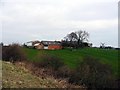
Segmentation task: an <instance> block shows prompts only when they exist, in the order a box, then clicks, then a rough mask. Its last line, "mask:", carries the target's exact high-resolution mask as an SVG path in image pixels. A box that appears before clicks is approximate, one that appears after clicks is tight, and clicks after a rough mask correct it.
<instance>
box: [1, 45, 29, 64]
mask: <svg viewBox="0 0 120 90" xmlns="http://www.w3.org/2000/svg"><path fill="white" fill-rule="evenodd" d="M2 59H3V60H5V61H11V62H15V61H22V60H26V59H27V58H26V56H25V53H24V52H23V51H22V48H21V47H20V46H19V45H18V44H12V45H9V46H6V47H5V46H4V47H3V48H2Z"/></svg>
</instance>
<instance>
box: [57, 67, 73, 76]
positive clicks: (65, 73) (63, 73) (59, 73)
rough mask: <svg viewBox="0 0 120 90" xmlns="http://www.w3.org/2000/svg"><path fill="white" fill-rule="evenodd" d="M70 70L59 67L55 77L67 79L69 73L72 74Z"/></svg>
mask: <svg viewBox="0 0 120 90" xmlns="http://www.w3.org/2000/svg"><path fill="white" fill-rule="evenodd" d="M72 71H73V70H72V69H71V68H69V67H68V66H66V65H64V66H62V67H59V69H58V70H57V72H56V73H57V77H62V78H68V77H70V75H71V73H72Z"/></svg>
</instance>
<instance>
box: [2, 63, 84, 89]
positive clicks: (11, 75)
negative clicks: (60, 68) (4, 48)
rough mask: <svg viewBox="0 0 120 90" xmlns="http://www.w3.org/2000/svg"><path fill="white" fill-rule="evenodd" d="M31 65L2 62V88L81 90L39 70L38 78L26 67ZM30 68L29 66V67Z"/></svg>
mask: <svg viewBox="0 0 120 90" xmlns="http://www.w3.org/2000/svg"><path fill="white" fill-rule="evenodd" d="M30 65H32V64H25V63H23V62H17V63H15V64H12V63H10V62H5V61H3V77H2V78H3V88H81V90H85V88H83V87H82V86H78V85H72V84H69V83H68V82H67V80H65V79H55V78H54V77H52V76H48V75H47V74H45V73H44V72H45V70H44V69H43V68H41V69H40V73H39V77H38V76H36V75H34V74H33V73H32V72H31V71H30V69H32V68H29V69H28V67H29V66H30ZM30 67H31V66H30Z"/></svg>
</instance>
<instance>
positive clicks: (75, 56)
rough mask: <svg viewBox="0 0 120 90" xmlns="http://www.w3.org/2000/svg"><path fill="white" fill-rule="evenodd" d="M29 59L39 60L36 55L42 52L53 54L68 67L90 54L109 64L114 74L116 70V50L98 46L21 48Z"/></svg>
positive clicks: (74, 65) (73, 65) (72, 66)
mask: <svg viewBox="0 0 120 90" xmlns="http://www.w3.org/2000/svg"><path fill="white" fill-rule="evenodd" d="M23 49H24V51H25V52H26V55H27V57H28V58H29V60H32V61H40V60H41V58H38V57H37V56H38V55H40V54H43V53H46V54H50V55H55V56H58V57H59V58H61V60H63V62H64V63H65V64H66V65H68V66H69V67H70V68H75V67H76V66H77V65H78V62H81V61H82V59H83V57H86V56H92V57H95V58H98V60H100V62H102V63H105V64H108V65H110V67H111V68H112V69H113V72H114V73H115V75H117V72H118V51H117V50H106V49H98V48H83V49H76V50H71V49H63V50H35V49H29V48H23Z"/></svg>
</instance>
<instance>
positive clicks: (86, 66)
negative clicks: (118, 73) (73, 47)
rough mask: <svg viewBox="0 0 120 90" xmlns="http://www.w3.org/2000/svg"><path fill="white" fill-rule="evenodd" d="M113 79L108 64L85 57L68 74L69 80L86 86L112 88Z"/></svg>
mask: <svg viewBox="0 0 120 90" xmlns="http://www.w3.org/2000/svg"><path fill="white" fill-rule="evenodd" d="M114 80H115V79H114V77H113V75H112V70H111V68H110V66H108V65H106V64H102V63H100V62H99V60H98V59H95V58H92V57H86V58H84V60H83V62H81V64H80V65H79V66H78V67H77V69H76V70H75V71H74V73H73V74H72V75H71V76H70V79H69V82H70V83H76V84H85V85H86V86H87V87H88V88H112V87H114V86H115V85H114V84H115V83H114Z"/></svg>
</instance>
